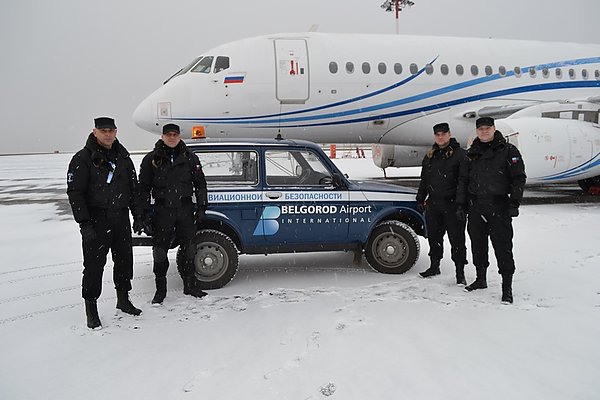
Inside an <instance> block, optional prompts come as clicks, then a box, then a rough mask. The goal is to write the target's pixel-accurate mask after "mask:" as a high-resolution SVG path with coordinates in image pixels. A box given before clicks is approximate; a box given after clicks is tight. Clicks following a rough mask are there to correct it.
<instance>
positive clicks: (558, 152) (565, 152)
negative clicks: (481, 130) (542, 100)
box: [496, 117, 600, 190]
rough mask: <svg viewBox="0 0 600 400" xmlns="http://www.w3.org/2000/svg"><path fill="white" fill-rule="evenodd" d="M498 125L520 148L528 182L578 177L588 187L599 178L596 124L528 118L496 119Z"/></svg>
mask: <svg viewBox="0 0 600 400" xmlns="http://www.w3.org/2000/svg"><path fill="white" fill-rule="evenodd" d="M496 128H497V129H498V130H499V131H501V132H502V134H503V135H504V136H505V137H506V138H507V139H508V140H509V142H511V143H513V144H514V145H516V146H517V147H518V148H519V150H520V152H521V155H522V156H523V161H524V162H525V172H526V173H527V183H529V184H531V183H560V182H567V181H573V180H574V179H577V180H578V182H579V184H580V186H581V187H582V188H583V189H584V190H588V189H589V186H590V185H593V184H594V182H595V181H597V180H598V179H599V178H600V126H599V125H598V124H597V123H594V122H587V121H580V120H573V119H555V118H541V117H532V118H529V117H526V118H506V119H502V120H496ZM586 186H587V187H586Z"/></svg>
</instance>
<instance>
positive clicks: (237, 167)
mask: <svg viewBox="0 0 600 400" xmlns="http://www.w3.org/2000/svg"><path fill="white" fill-rule="evenodd" d="M187 145H188V147H189V148H190V149H191V150H192V151H194V152H195V153H196V154H197V155H198V157H199V158H200V161H201V162H202V168H203V170H204V174H205V176H206V180H207V184H208V210H207V212H206V219H205V221H204V226H203V227H202V229H200V230H199V231H198V232H197V235H196V237H195V239H194V242H193V246H194V247H195V257H194V259H193V263H194V267H195V273H196V277H197V279H198V281H199V283H200V287H202V288H203V289H216V288H220V287H223V286H224V285H226V284H227V283H228V282H229V281H230V280H231V279H232V278H233V276H234V275H235V273H236V271H237V269H238V262H239V255H240V254H270V253H294V252H319V251H339V250H345V251H353V252H356V253H357V254H362V253H364V255H365V257H366V259H367V262H368V263H369V265H370V266H371V267H372V268H373V269H375V270H377V271H379V272H383V273H389V274H401V273H404V272H406V271H408V270H409V269H410V268H411V267H412V266H413V265H414V264H415V262H416V261H417V259H418V257H419V239H418V237H417V235H421V236H424V235H425V234H426V232H425V221H424V218H423V215H422V213H421V212H420V211H419V208H418V206H417V203H416V201H415V191H414V189H409V188H404V187H400V186H395V185H389V184H382V183H372V182H358V181H353V180H350V179H348V178H347V177H346V176H345V175H344V174H343V173H342V172H340V171H339V169H338V168H337V167H336V165H335V164H334V163H333V162H332V161H331V160H330V159H329V157H327V155H326V154H325V153H324V152H323V150H322V149H321V148H320V147H319V146H318V145H316V144H314V143H312V142H307V141H300V140H278V139H273V140H263V139H257V140H247V141H240V140H237V141H218V142H211V141H205V142H191V143H188V144H187ZM134 244H135V245H149V244H151V242H150V238H149V237H134ZM176 245H177V243H174V244H173V246H176ZM183 262H187V261H186V257H185V255H184V252H183V251H181V250H179V251H178V253H177V263H178V264H180V263H183Z"/></svg>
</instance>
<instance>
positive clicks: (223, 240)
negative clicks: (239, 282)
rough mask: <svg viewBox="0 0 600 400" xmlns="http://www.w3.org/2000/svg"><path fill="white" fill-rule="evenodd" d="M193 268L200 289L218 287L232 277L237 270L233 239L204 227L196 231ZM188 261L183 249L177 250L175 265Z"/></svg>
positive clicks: (193, 243) (236, 255)
mask: <svg viewBox="0 0 600 400" xmlns="http://www.w3.org/2000/svg"><path fill="white" fill-rule="evenodd" d="M192 246H193V248H194V258H193V264H194V265H193V270H194V275H195V276H196V279H197V280H198V286H199V287H200V288H201V289H218V288H222V287H223V286H225V285H226V284H227V283H229V281H231V280H232V279H233V277H234V276H235V273H236V272H237V270H238V264H239V256H238V250H237V247H236V246H235V243H234V242H233V240H231V239H230V238H229V236H227V235H225V234H224V233H222V232H219V231H216V230H212V229H204V230H201V231H198V233H197V234H196V237H195V238H194V240H193V242H192ZM185 262H189V261H187V260H186V257H185V251H182V250H181V248H180V249H179V250H178V251H177V265H178V266H181V265H183V263H185Z"/></svg>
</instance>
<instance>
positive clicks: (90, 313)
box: [85, 300, 102, 329]
mask: <svg viewBox="0 0 600 400" xmlns="http://www.w3.org/2000/svg"><path fill="white" fill-rule="evenodd" d="M85 315H86V317H87V327H88V328H90V329H95V328H101V327H102V324H101V323H100V317H99V316H98V305H97V304H96V300H85Z"/></svg>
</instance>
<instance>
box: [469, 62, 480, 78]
mask: <svg viewBox="0 0 600 400" xmlns="http://www.w3.org/2000/svg"><path fill="white" fill-rule="evenodd" d="M471 75H473V76H477V75H479V67H478V66H477V65H471Z"/></svg>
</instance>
